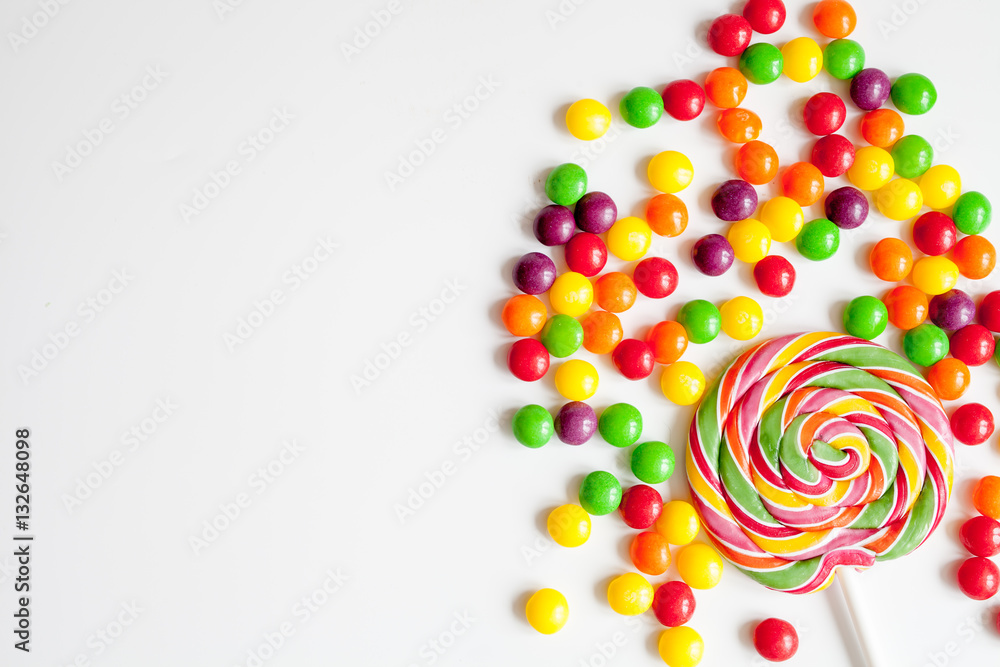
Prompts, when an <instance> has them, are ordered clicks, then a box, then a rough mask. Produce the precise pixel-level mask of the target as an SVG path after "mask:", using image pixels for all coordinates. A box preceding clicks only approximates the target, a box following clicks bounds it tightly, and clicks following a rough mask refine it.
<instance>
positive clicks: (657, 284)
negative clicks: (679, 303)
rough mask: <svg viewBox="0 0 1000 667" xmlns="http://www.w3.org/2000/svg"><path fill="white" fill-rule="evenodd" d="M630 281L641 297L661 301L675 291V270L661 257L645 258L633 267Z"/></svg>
mask: <svg viewBox="0 0 1000 667" xmlns="http://www.w3.org/2000/svg"><path fill="white" fill-rule="evenodd" d="M632 280H633V281H634V282H635V286H636V288H637V289H638V290H639V292H640V293H642V295H643V296H648V297H649V298H650V299H662V298H664V297H668V296H670V295H671V294H673V293H674V290H675V289H677V269H676V268H674V265H673V264H671V263H670V261H669V260H666V259H663V258H662V257H647V258H646V259H644V260H642V261H641V262H639V263H638V264H636V265H635V270H634V271H633V272H632Z"/></svg>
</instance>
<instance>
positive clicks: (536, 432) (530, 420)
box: [510, 405, 556, 449]
mask: <svg viewBox="0 0 1000 667" xmlns="http://www.w3.org/2000/svg"><path fill="white" fill-rule="evenodd" d="M510 428H511V430H512V431H513V432H514V438H515V439H517V441H518V442H519V443H521V444H522V445H524V446H525V447H530V448H531V449H538V448H539V447H541V446H542V445H544V444H546V443H547V442H548V441H549V440H551V439H552V434H553V433H555V429H556V427H555V424H554V423H553V421H552V415H551V414H549V411H548V410H546V409H545V408H543V407H542V406H540V405H526V406H524V407H523V408H521V409H520V410H518V411H517V412H515V413H514V418H513V419H512V420H511V422H510Z"/></svg>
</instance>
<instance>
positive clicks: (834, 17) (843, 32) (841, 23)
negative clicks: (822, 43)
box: [813, 0, 858, 39]
mask: <svg viewBox="0 0 1000 667" xmlns="http://www.w3.org/2000/svg"><path fill="white" fill-rule="evenodd" d="M813 23H815V24H816V29H817V30H819V31H820V32H821V33H822V34H823V35H825V36H827V37H830V38H832V39H841V38H844V37H847V36H848V35H850V34H851V33H852V32H854V26H856V25H857V23H858V16H857V14H855V13H854V7H851V3H849V2H844V0H823V1H822V2H820V3H819V4H817V5H816V9H814V10H813Z"/></svg>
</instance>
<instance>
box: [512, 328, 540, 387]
mask: <svg viewBox="0 0 1000 667" xmlns="http://www.w3.org/2000/svg"><path fill="white" fill-rule="evenodd" d="M507 367H508V368H509V369H510V372H511V373H513V374H514V377H516V378H517V379H518V380H524V381H525V382H534V381H535V380H540V379H541V378H542V376H544V375H545V373H546V371H548V370H549V351H548V350H547V349H545V346H544V345H542V344H541V342H539V341H537V340H535V339H534V338H522V339H521V340H519V341H516V342H515V343H514V344H513V345H511V346H510V352H508V353H507Z"/></svg>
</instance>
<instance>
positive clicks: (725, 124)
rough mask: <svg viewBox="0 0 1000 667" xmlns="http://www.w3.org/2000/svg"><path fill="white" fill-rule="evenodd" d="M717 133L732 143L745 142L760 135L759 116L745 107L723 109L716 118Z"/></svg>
mask: <svg viewBox="0 0 1000 667" xmlns="http://www.w3.org/2000/svg"><path fill="white" fill-rule="evenodd" d="M716 125H718V127H719V133H720V134H721V135H722V136H724V137H725V138H726V139H728V140H729V141H731V142H733V143H734V144H745V143H746V142H748V141H753V140H754V139H756V138H757V137H759V136H760V130H761V127H762V125H761V122H760V116H758V115H757V114H755V113H754V112H753V111H748V110H746V109H739V108H737V109H725V110H723V111H720V112H719V118H718V120H716Z"/></svg>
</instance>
